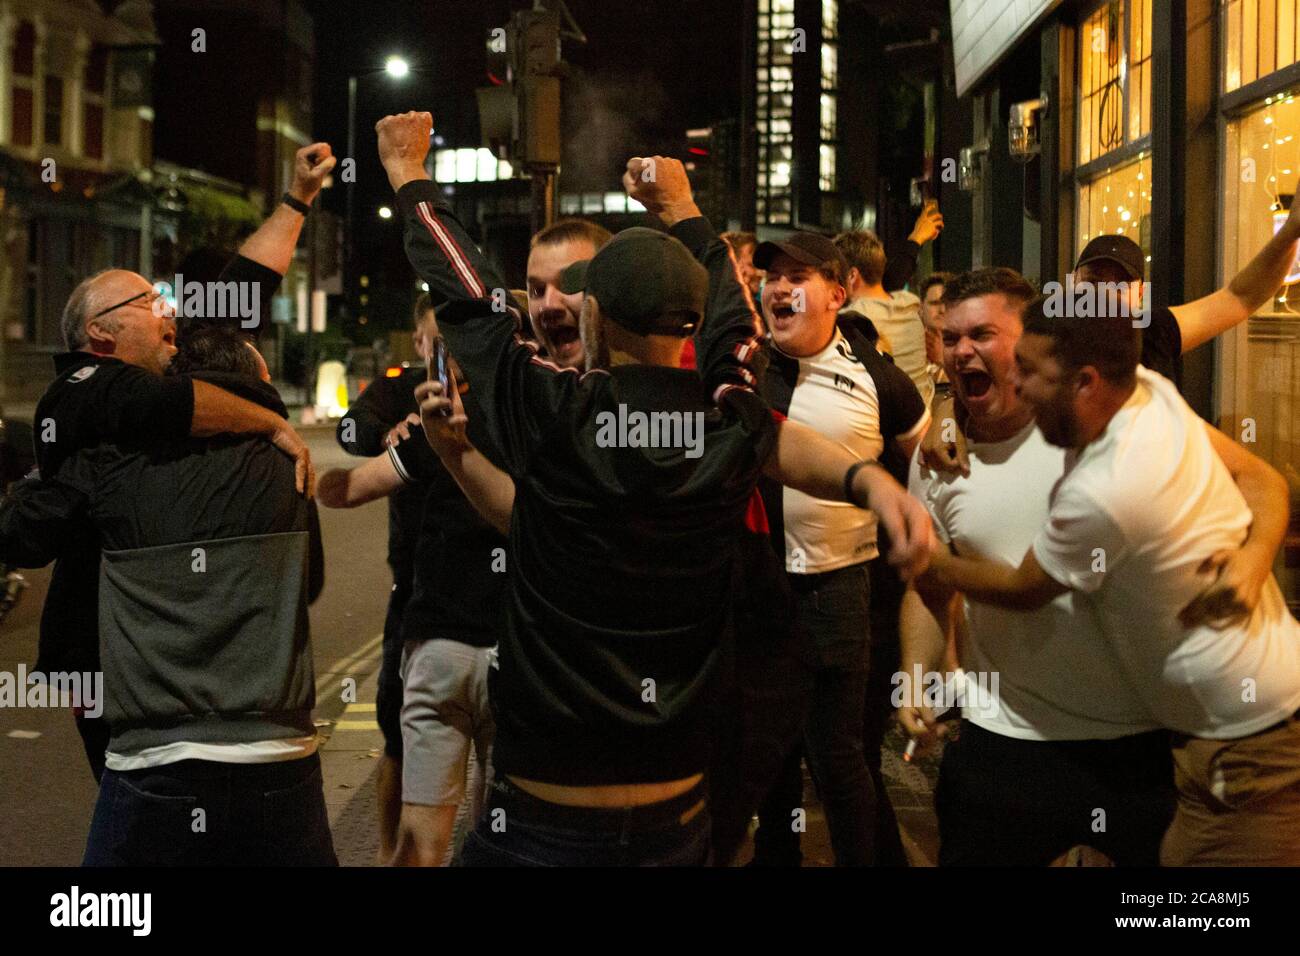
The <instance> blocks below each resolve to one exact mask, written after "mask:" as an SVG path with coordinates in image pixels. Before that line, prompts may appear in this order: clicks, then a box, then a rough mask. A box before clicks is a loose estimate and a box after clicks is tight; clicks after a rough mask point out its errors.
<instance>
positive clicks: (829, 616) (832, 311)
mask: <svg viewBox="0 0 1300 956" xmlns="http://www.w3.org/2000/svg"><path fill="white" fill-rule="evenodd" d="M754 264H755V266H756V267H758V268H759V269H761V270H763V272H764V275H765V276H766V279H765V282H764V284H763V296H762V304H763V315H764V318H765V319H766V320H767V325H768V329H769V331H770V332H771V344H772V345H773V346H774V348H773V349H772V351H771V361H770V364H769V366H768V368H767V371H766V373H765V374H764V376H763V381H762V391H763V398H764V399H765V400H766V401H767V403H768V405H769V406H770V407H771V409H772V411H773V412H774V413H775V414H777V415H779V416H782V417H785V418H789V419H790V420H791V421H794V422H799V423H800V424H803V425H807V426H809V427H810V428H813V429H814V430H816V431H819V432H821V433H822V434H823V435H825V436H826V437H827V438H829V439H831V440H832V441H834V442H837V443H838V444H840V445H842V446H843V447H844V448H846V449H848V450H849V451H850V452H852V453H853V454H854V455H855V456H856V457H857V458H859V459H872V460H874V459H878V458H881V457H882V456H883V455H884V454H885V453H886V452H887V451H888V450H891V449H892V450H893V451H894V453H895V454H898V455H901V457H902V460H904V461H906V459H907V458H908V457H910V456H911V453H912V450H913V448H914V447H915V445H916V443H917V442H919V441H920V438H921V435H923V434H924V433H925V426H926V424H927V422H928V420H929V412H928V411H927V409H926V407H925V403H924V402H923V401H922V400H921V396H920V394H919V393H918V392H917V390H916V386H915V385H913V384H912V382H911V380H910V379H909V378H908V377H907V375H906V374H905V373H904V372H903V371H902V370H901V369H899V368H898V367H896V366H895V365H894V364H893V363H892V362H891V361H890V360H889V359H887V358H886V357H885V356H883V355H881V354H880V352H878V351H877V350H876V348H875V346H874V345H873V343H872V342H871V341H870V340H869V339H868V338H867V336H866V334H864V332H863V331H862V330H861V324H865V323H861V317H848V320H847V321H845V320H844V319H845V317H843V316H839V315H838V312H839V309H840V308H841V307H842V306H843V305H844V298H845V294H846V293H845V288H844V277H845V274H846V272H847V271H848V267H847V264H846V263H845V261H844V258H843V256H842V255H841V253H840V250H839V249H838V248H836V246H835V244H834V243H833V242H831V240H830V239H827V238H826V237H824V236H819V235H816V234H814V233H809V232H798V233H795V234H794V235H792V236H790V237H789V238H788V239H784V240H781V241H780V242H764V243H761V244H760V245H759V246H758V248H757V249H756V250H755V252H754ZM759 487H760V489H761V490H762V493H763V503H764V506H765V510H766V511H767V518H768V522H769V524H770V527H771V531H772V543H773V546H774V547H775V548H776V550H777V551H778V553H780V554H781V555H782V556H783V558H784V560H785V569H786V577H787V580H788V581H789V583H790V588H791V590H792V591H793V592H794V595H795V602H796V606H797V613H796V617H797V622H798V626H799V627H800V629H801V631H802V632H803V634H804V635H806V637H807V646H808V649H809V651H810V652H811V655H812V658H813V665H814V669H815V676H814V686H813V694H812V704H811V708H810V711H809V715H808V725H807V730H806V732H805V734H804V750H805V753H806V755H807V758H808V765H809V769H810V770H811V772H812V776H813V779H814V781H815V783H816V785H817V789H818V793H819V794H820V796H821V800H822V804H823V806H824V807H825V808H826V818H827V825H828V827H829V829H830V835H831V846H832V848H833V850H834V852H835V861H836V863H837V865H840V866H849V865H867V864H871V863H873V862H875V860H876V848H875V843H876V813H877V810H876V805H877V801H876V794H875V791H876V787H875V785H874V783H873V781H872V777H871V775H870V772H869V770H868V766H867V761H866V757H865V754H864V748H863V740H862V718H863V705H864V695H865V693H866V687H867V675H868V667H869V661H870V632H871V625H870V617H869V607H870V594H871V586H870V579H869V572H868V562H869V561H871V559H873V558H875V557H876V555H877V553H878V549H877V544H876V516H875V515H874V514H872V513H871V512H869V511H862V510H858V509H849V508H844V507H841V506H840V504H839V503H838V502H834V501H826V500H823V499H819V498H813V497H811V496H810V495H806V494H804V493H803V492H801V491H797V490H795V489H793V488H788V487H784V486H782V485H780V484H778V483H776V482H769V481H766V480H763V481H760V483H759ZM801 792H802V777H801V776H800V771H799V753H798V752H796V753H794V754H793V755H792V757H791V759H790V761H789V762H788V764H787V767H786V771H785V773H783V774H782V776H781V778H780V780H779V781H778V784H777V786H776V787H775V788H774V792H773V794H772V795H771V797H770V798H769V799H768V800H767V801H765V802H764V805H763V808H762V809H761V810H760V813H759V818H760V821H761V825H760V827H759V831H758V834H757V835H756V836H755V860H756V862H757V863H758V864H759V865H797V863H798V859H799V850H798V839H799V838H798V833H797V832H795V831H792V829H791V821H792V814H793V813H794V811H795V810H797V809H798V808H800V807H801V806H802V798H801ZM895 838H896V836H895Z"/></svg>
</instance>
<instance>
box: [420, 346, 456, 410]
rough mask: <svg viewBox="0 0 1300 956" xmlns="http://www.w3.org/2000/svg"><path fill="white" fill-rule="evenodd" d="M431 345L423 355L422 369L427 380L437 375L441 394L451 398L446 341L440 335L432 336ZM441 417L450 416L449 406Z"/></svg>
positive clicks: (449, 368)
mask: <svg viewBox="0 0 1300 956" xmlns="http://www.w3.org/2000/svg"><path fill="white" fill-rule="evenodd" d="M431 344H432V347H431V348H430V349H429V351H428V353H427V354H426V355H425V359H424V371H425V375H426V376H427V378H428V380H429V381H431V382H432V381H433V380H434V376H435V375H437V380H438V384H439V385H441V386H442V394H443V396H444V397H445V398H446V399H447V400H448V401H450V400H451V367H450V363H449V361H448V358H447V343H446V341H445V340H444V339H443V337H442V336H441V335H439V336H437V337H435V338H434V340H433V342H432V343H431ZM443 417H445V418H450V417H451V406H450V405H449V406H447V410H446V411H445V412H443Z"/></svg>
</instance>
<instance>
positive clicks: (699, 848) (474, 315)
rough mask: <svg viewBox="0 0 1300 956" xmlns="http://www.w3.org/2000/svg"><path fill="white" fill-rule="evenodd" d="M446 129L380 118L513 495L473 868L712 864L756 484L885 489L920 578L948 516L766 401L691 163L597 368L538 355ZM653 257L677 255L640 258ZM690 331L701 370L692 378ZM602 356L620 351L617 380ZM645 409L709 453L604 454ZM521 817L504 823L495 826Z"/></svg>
mask: <svg viewBox="0 0 1300 956" xmlns="http://www.w3.org/2000/svg"><path fill="white" fill-rule="evenodd" d="M431 125H432V117H430V116H429V114H427V113H407V114H403V115H400V116H394V117H387V118H385V119H384V120H381V121H380V123H379V124H378V126H377V131H378V133H379V153H380V158H381V160H382V161H383V163H384V166H385V169H386V170H387V172H388V176H389V181H390V183H391V184H392V185H393V187H394V189H395V190H397V200H398V205H399V207H400V208H401V209H402V210H403V212H404V214H405V215H406V218H407V232H406V241H407V250H408V255H409V256H410V258H411V261H412V263H413V264H414V265H415V267H416V270H417V272H419V273H420V275H421V276H422V277H423V278H424V279H425V280H426V281H427V282H428V283H429V287H430V295H431V296H433V297H434V300H435V307H437V308H438V309H439V310H440V311H439V319H440V323H441V328H442V331H443V334H444V336H445V337H446V339H447V342H448V345H449V348H450V350H451V352H452V353H453V354H454V355H455V356H456V358H457V360H458V361H459V363H460V364H461V366H462V367H463V368H464V369H465V371H466V373H467V375H469V377H470V378H471V379H472V380H473V381H474V382H475V383H476V385H475V388H476V390H477V391H479V393H480V404H481V406H482V408H483V412H484V414H483V416H482V419H483V425H484V427H485V430H486V431H487V432H488V433H489V435H490V437H491V438H492V439H493V440H492V441H490V442H489V443H488V444H489V446H490V447H491V448H493V449H496V450H497V452H498V453H499V454H500V457H501V461H500V462H498V464H499V465H501V466H502V467H504V469H505V471H506V472H507V473H508V474H509V476H510V478H511V479H512V480H513V482H514V486H515V494H514V496H513V501H512V504H511V511H510V513H509V518H508V520H509V533H510V555H511V560H512V561H513V562H514V564H513V566H512V568H511V574H510V582H509V585H508V596H507V606H506V618H507V622H506V627H505V633H504V634H503V636H502V640H501V644H500V669H499V670H498V671H495V672H494V673H493V674H492V695H493V704H494V708H495V710H496V714H497V738H496V744H495V753H494V763H495V773H496V779H497V783H496V785H495V786H494V792H493V796H492V805H491V807H490V808H489V809H488V811H487V817H486V818H485V820H484V825H482V826H480V827H479V828H478V829H477V830H476V831H475V832H474V833H473V834H472V835H471V836H470V838H469V840H468V841H467V843H466V846H465V850H464V857H463V859H464V862H466V863H478V864H492V863H533V864H537V863H541V864H555V865H571V864H580V863H594V864H606V865H610V864H641V863H659V864H699V863H702V862H705V860H706V858H707V855H708V832H709V814H708V806H707V800H706V798H705V790H704V787H703V770H704V768H705V767H706V766H707V764H708V754H709V748H710V743H711V741H710V739H709V729H710V727H711V726H712V720H711V713H710V711H711V708H712V706H713V705H714V704H715V702H716V689H715V688H716V679H715V678H716V676H717V674H716V672H717V657H718V648H719V645H720V642H721V639H722V637H723V635H724V634H725V633H726V629H727V628H728V627H729V618H730V610H731V607H732V593H731V592H732V588H733V585H734V579H733V574H732V570H733V563H734V555H735V541H734V539H735V537H736V535H737V534H738V533H739V532H740V529H741V528H742V523H743V517H744V511H745V509H746V507H747V505H748V502H749V497H750V493H751V491H752V489H753V487H754V483H755V481H756V480H757V477H758V474H759V472H760V471H761V470H763V469H764V468H769V469H770V470H772V471H773V472H774V473H776V474H778V475H781V476H782V477H783V478H784V479H786V480H790V481H793V482H794V483H796V484H799V485H801V486H803V487H805V488H808V489H809V490H815V491H816V492H817V493H819V494H824V495H825V496H826V497H836V496H838V497H841V498H845V497H847V496H848V495H849V494H851V495H853V496H854V497H855V500H863V499H861V498H857V497H856V496H857V495H858V494H859V492H860V491H862V492H869V493H870V494H871V496H872V501H871V503H872V506H873V507H876V508H878V509H880V510H881V511H882V514H883V516H884V517H885V520H887V521H888V522H889V523H891V525H892V526H893V527H894V528H896V530H897V532H898V537H897V539H896V540H898V541H900V542H901V544H900V546H899V547H898V548H897V553H896V555H895V556H896V557H897V558H898V559H899V560H900V561H901V562H903V563H906V560H907V558H908V557H909V556H910V554H912V553H914V552H920V551H921V550H922V549H923V547H925V546H928V544H929V534H930V533H931V531H930V527H929V524H928V521H927V520H926V518H925V516H924V514H923V512H922V511H918V510H917V509H916V508H915V507H914V506H913V505H912V504H911V503H910V499H908V498H907V497H906V495H905V493H903V492H902V489H901V488H898V487H897V486H896V484H895V483H893V482H892V479H889V478H888V476H887V475H884V474H883V472H882V470H881V469H879V468H874V467H859V466H858V465H857V464H855V463H854V459H853V457H852V456H851V455H849V454H847V453H845V452H843V451H842V450H841V449H836V448H834V447H833V446H831V445H829V444H828V443H825V442H821V441H819V439H818V438H817V436H815V435H812V434H810V433H808V432H807V431H806V430H801V429H799V428H798V427H797V426H781V427H775V426H774V423H773V419H772V417H771V415H770V414H769V412H768V410H767V408H766V407H765V406H764V404H763V402H762V400H761V399H760V398H759V397H758V395H757V394H756V393H755V392H754V391H753V389H752V387H751V386H752V384H753V383H754V380H755V373H754V371H753V370H752V368H751V364H752V361H753V359H754V358H755V356H756V355H757V354H758V345H759V343H758V341H757V331H758V328H757V318H756V316H755V315H754V313H753V310H752V308H751V306H750V304H749V299H748V296H747V295H746V292H745V289H744V287H743V286H742V285H741V283H740V281H739V279H738V278H737V268H736V265H735V261H734V259H733V258H732V257H731V255H730V253H729V252H728V250H727V247H726V245H725V244H724V243H723V242H722V241H721V240H720V239H718V238H717V236H716V234H715V233H714V232H713V229H712V227H711V226H710V225H709V224H708V222H707V220H705V219H704V218H703V217H702V216H700V215H699V210H698V209H697V208H696V207H695V204H694V202H693V201H692V200H691V198H690V189H689V184H688V182H687V180H686V174H685V170H684V168H683V167H682V166H681V163H680V162H677V161H675V160H668V159H664V158H662V157H655V158H654V159H653V160H637V161H635V163H636V166H637V177H638V178H637V179H636V180H635V182H634V183H633V184H631V186H630V190H631V191H632V192H633V195H634V197H635V198H637V199H639V200H640V201H641V202H642V203H643V204H644V205H645V206H646V207H647V209H649V210H651V211H652V212H655V213H657V214H659V215H660V217H661V218H662V219H663V220H664V221H665V223H666V224H668V225H669V226H670V228H671V231H672V235H673V237H674V238H673V242H669V243H667V244H665V240H651V239H649V238H647V237H644V236H642V235H640V234H634V235H632V236H628V237H626V238H624V239H622V240H621V241H620V240H619V239H618V238H616V239H615V240H613V241H612V242H611V243H610V245H609V246H607V247H606V250H603V251H602V254H601V255H599V256H597V257H596V258H594V259H593V260H592V263H591V265H590V266H588V267H587V270H586V274H585V276H584V277H583V278H584V280H585V281H584V283H583V284H584V288H586V289H587V291H588V293H589V295H588V302H589V303H590V304H589V305H584V308H583V313H582V316H581V323H580V324H581V327H582V332H583V336H584V340H585V343H586V350H587V352H588V355H587V366H588V370H587V372H586V373H579V372H578V371H577V370H575V369H561V368H559V367H557V366H555V365H554V364H553V363H551V362H548V361H546V360H545V359H543V358H541V357H540V356H539V355H538V354H537V349H536V346H535V345H530V344H529V343H527V342H524V341H522V340H520V339H519V337H518V336H517V335H516V334H515V328H514V322H513V321H512V319H511V317H510V315H509V314H506V313H499V312H497V311H495V310H494V309H493V295H492V292H491V290H492V289H493V288H494V287H503V284H502V283H500V282H499V279H498V277H497V275H496V274H495V271H494V270H493V268H492V266H491V264H490V263H489V262H488V261H487V260H486V258H485V257H484V256H483V255H482V254H481V253H480V252H479V251H478V250H477V249H476V248H475V247H474V246H473V244H472V243H471V242H470V240H469V239H468V237H467V236H466V234H465V231H464V229H463V227H461V226H460V224H459V223H458V222H457V221H456V219H455V218H454V217H453V216H452V214H451V212H450V210H449V209H448V207H447V206H446V204H445V201H444V199H443V197H442V194H441V192H440V191H439V189H438V188H437V186H436V185H434V184H433V183H432V182H430V181H429V177H428V174H427V173H426V172H425V171H424V167H423V160H424V157H425V154H426V153H427V151H428V148H429V130H430V128H431ZM647 167H648V168H647ZM674 242H681V243H682V244H684V246H685V247H686V248H688V249H690V250H691V251H692V252H693V253H694V256H695V258H696V259H697V260H698V262H699V263H700V264H702V265H703V266H704V267H705V269H706V270H707V272H708V284H707V293H706V295H705V296H704V297H703V298H699V297H697V295H696V293H695V292H694V291H686V292H683V287H684V288H685V289H686V290H698V289H699V272H698V271H696V270H694V269H691V268H687V263H686V262H685V260H684V259H683V258H682V257H681V256H680V253H679V251H678V250H677V248H676V246H675V245H674V244H673V243H674ZM652 243H653V245H652ZM651 249H654V250H655V252H654V255H655V256H656V258H657V260H665V261H664V262H660V261H656V262H655V263H653V264H652V263H650V262H647V261H643V260H640V259H638V258H637V257H635V256H629V255H628V253H631V252H636V251H640V252H642V253H647V251H648V250H651ZM610 250H613V251H612V252H610V254H609V255H604V252H606V251H610ZM647 269H649V270H650V271H651V273H652V274H653V275H654V276H655V277H656V278H654V279H653V280H652V281H648V282H646V283H645V284H646V286H647V291H646V292H644V293H635V292H625V291H624V289H623V286H624V285H630V284H635V283H637V282H638V281H640V280H641V279H642V277H643V275H644V274H645V272H646V270H647ZM696 269H698V266H697V267H696ZM606 270H611V271H608V272H607V271H606ZM571 278H573V279H574V280H575V281H576V276H573V277H571ZM670 286H671V288H670ZM571 287H572V286H571ZM602 291H603V293H604V295H605V298H606V299H607V301H605V302H601V300H600V295H601V293H602ZM697 306H698V307H699V309H700V310H701V311H702V314H700V313H699V312H697V311H696V307H697ZM655 313H657V314H655ZM622 323H627V324H626V325H624V324H622ZM692 329H693V330H695V343H696V355H697V364H698V369H699V371H698V373H697V372H693V371H688V370H683V369H680V368H677V367H676V365H677V361H678V359H679V358H680V352H681V346H682V343H683V342H684V341H685V336H686V335H687V334H689V332H690V330H692ZM593 353H604V354H608V356H609V366H608V367H606V368H598V367H597V359H596V357H595V356H593ZM439 393H440V389H439V387H438V386H437V384H436V383H426V384H425V385H422V386H421V387H420V389H419V390H417V395H418V396H419V397H420V398H421V400H422V408H421V411H422V414H424V415H425V428H426V433H428V432H432V431H435V430H436V429H435V425H436V422H435V419H438V420H442V413H443V412H445V411H447V410H451V411H453V412H454V411H455V396H453V397H452V402H451V403H450V409H449V403H448V402H447V400H446V399H444V398H442V397H441V395H440V394H439ZM634 413H642V414H649V415H655V414H658V415H666V416H672V415H674V414H676V415H681V416H685V415H696V414H699V415H702V416H703V422H704V431H703V444H702V454H700V455H699V456H698V457H695V458H691V457H688V456H687V454H686V452H687V449H684V448H682V447H681V446H680V445H679V444H674V443H673V442H668V443H666V444H665V443H663V442H656V443H654V444H653V445H651V446H649V447H647V443H645V442H642V441H637V440H633V436H632V435H631V434H630V433H629V434H627V435H626V436H620V438H621V439H625V440H620V441H619V442H618V443H617V445H616V447H602V443H601V442H600V441H599V439H598V432H599V430H600V428H601V426H600V424H599V422H600V420H601V418H602V417H603V416H607V415H617V416H620V417H622V418H626V419H628V420H630V419H631V417H632V415H633V414H634ZM455 417H456V416H455V415H454V414H453V418H455ZM444 421H445V420H444ZM443 450H444V449H440V453H442V451H443ZM448 457H452V456H448ZM446 460H447V458H444V461H446ZM841 465H845V466H846V467H844V468H843V469H841V468H840V466H841ZM448 467H449V468H451V469H452V471H453V473H454V474H457V477H458V480H459V479H460V478H462V477H463V471H460V470H458V465H456V464H455V463H449V465H448ZM868 472H871V473H872V474H871V475H870V476H868V475H867V473H868ZM832 475H833V476H834V477H832ZM471 497H473V495H472V494H471ZM913 522H915V524H913ZM908 570H909V571H911V570H915V569H912V568H910V567H909V568H908ZM501 819H504V820H506V821H508V823H507V826H506V827H504V828H502V827H500V826H499V824H498V825H493V821H496V820H501Z"/></svg>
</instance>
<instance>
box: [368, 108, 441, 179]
mask: <svg viewBox="0 0 1300 956" xmlns="http://www.w3.org/2000/svg"><path fill="white" fill-rule="evenodd" d="M375 132H376V133H377V134H379V161H380V162H381V163H383V164H384V171H385V172H387V173H388V182H389V183H390V184H392V187H393V189H395V190H396V189H401V188H402V186H404V185H406V184H407V183H408V182H410V181H411V180H413V179H428V178H429V175H428V173H426V172H425V171H424V157H425V156H426V155H428V152H429V138H430V136H432V135H433V114H431V113H414V112H412V113H398V114H397V115H396V116H385V117H384V118H383V119H381V120H380V121H379V122H378V123H376V124H375Z"/></svg>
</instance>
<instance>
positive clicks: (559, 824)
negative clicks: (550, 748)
mask: <svg viewBox="0 0 1300 956" xmlns="http://www.w3.org/2000/svg"><path fill="white" fill-rule="evenodd" d="M706 793H707V789H706V786H705V784H704V783H703V782H701V783H700V784H699V785H698V786H696V787H693V788H692V789H690V790H688V791H687V792H686V793H684V794H682V795H680V796H677V797H673V798H672V799H671V800H664V801H662V802H660V803H652V804H649V805H647V806H643V807H627V808H623V809H601V808H594V807H568V806H561V805H560V804H556V803H550V802H548V801H545V800H540V799H538V798H537V797H534V796H533V795H532V794H529V793H525V792H524V791H523V790H520V789H519V788H518V787H516V786H512V785H511V784H510V782H509V781H508V780H506V779H505V778H504V777H502V778H500V779H498V780H497V781H496V782H495V783H493V785H492V789H491V791H490V793H489V797H488V805H487V806H488V808H487V812H486V813H485V814H484V815H483V819H482V820H480V821H479V824H478V826H477V827H476V828H475V829H474V831H473V832H472V833H470V835H469V836H468V837H467V838H466V840H465V846H464V847H463V848H462V850H461V858H460V865H461V866H704V865H706V864H707V863H708V861H709V831H710V827H711V825H710V822H709V808H708V801H707V798H706Z"/></svg>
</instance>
